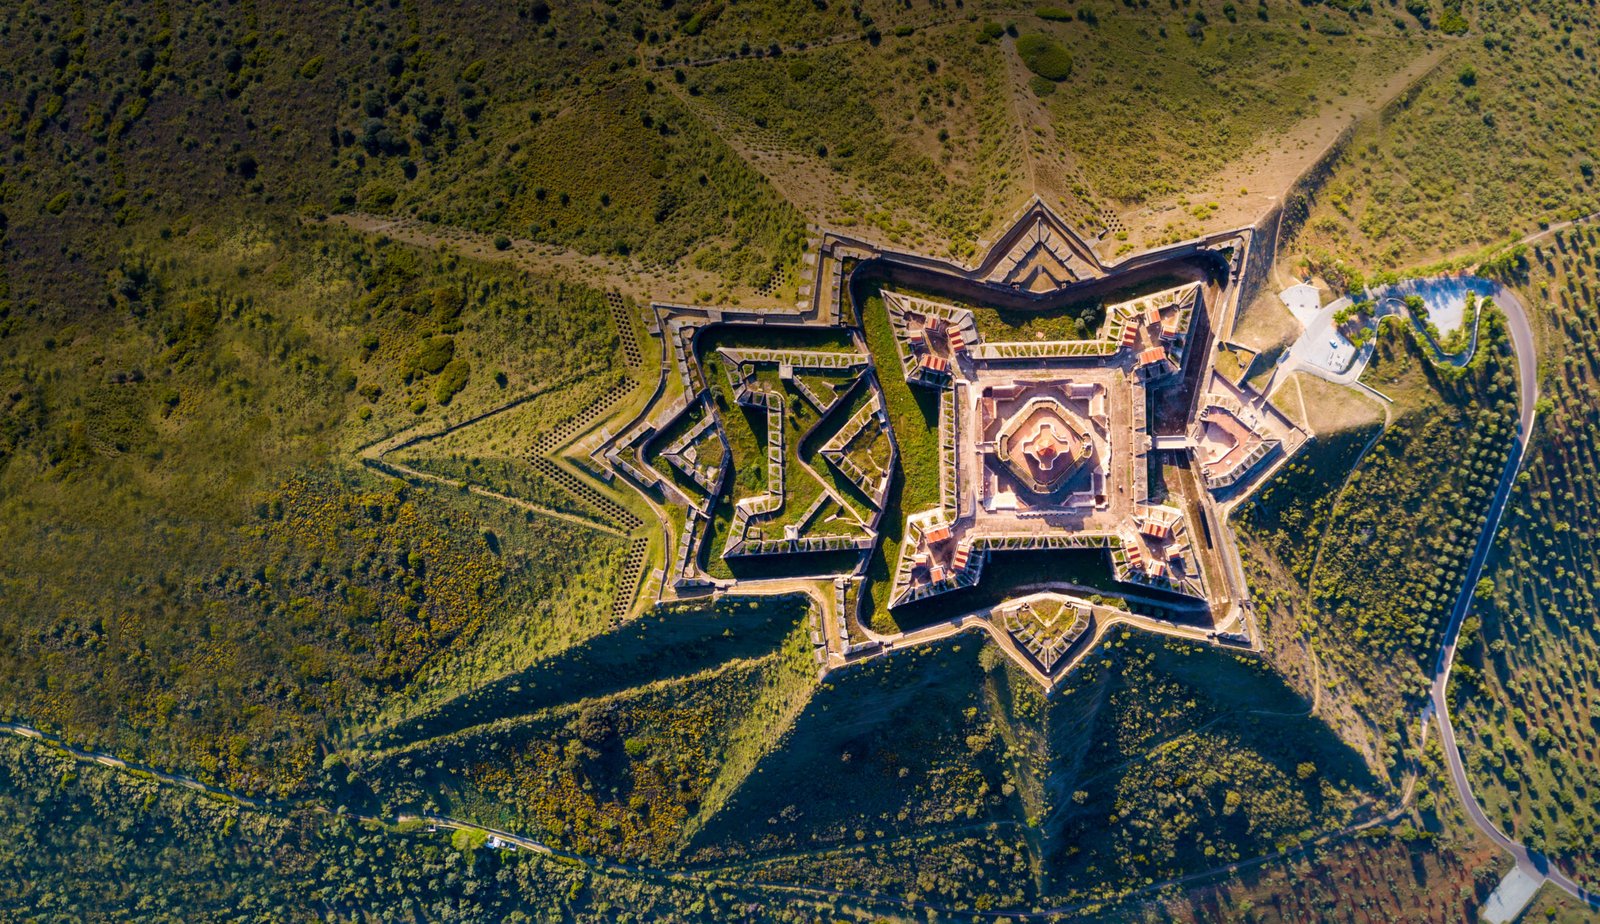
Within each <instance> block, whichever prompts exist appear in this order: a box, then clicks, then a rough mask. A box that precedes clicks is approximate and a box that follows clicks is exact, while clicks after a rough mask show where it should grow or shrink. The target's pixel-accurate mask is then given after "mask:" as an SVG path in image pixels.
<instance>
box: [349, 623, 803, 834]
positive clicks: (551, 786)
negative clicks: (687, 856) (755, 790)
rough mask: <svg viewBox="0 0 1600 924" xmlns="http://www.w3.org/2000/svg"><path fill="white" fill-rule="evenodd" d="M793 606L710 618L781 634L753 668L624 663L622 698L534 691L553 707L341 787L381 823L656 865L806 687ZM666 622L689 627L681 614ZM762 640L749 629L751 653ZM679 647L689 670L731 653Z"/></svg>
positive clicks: (577, 690)
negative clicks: (465, 828)
mask: <svg viewBox="0 0 1600 924" xmlns="http://www.w3.org/2000/svg"><path fill="white" fill-rule="evenodd" d="M801 600H803V598H800V600H796V599H784V598H780V599H776V600H770V601H769V600H766V599H760V600H755V599H752V600H744V601H728V602H725V603H723V604H720V605H718V606H717V607H716V610H715V612H717V613H718V614H720V615H730V613H729V611H730V610H732V609H735V608H740V609H745V610H747V611H748V612H751V613H759V612H761V611H763V610H766V611H771V612H773V613H774V614H777V616H778V617H779V619H780V620H781V621H782V622H783V623H784V624H785V626H784V627H785V628H786V629H787V634H786V635H785V636H784V637H783V638H781V639H779V640H778V641H777V642H776V643H775V644H774V645H772V646H769V647H765V648H762V649H759V650H758V653H757V654H756V656H755V657H750V658H738V659H735V660H729V661H721V662H718V663H715V664H713V665H712V666H710V667H708V668H706V669H704V670H701V671H698V672H696V673H692V674H687V675H684V674H680V673H674V672H671V671H670V669H669V670H668V671H667V672H666V673H658V669H659V668H661V667H666V666H667V665H665V664H658V663H657V661H656V659H655V658H654V657H653V656H650V657H641V656H639V655H641V654H642V653H639V652H635V655H636V657H635V658H634V659H633V661H632V667H633V668H634V673H633V675H632V676H631V677H629V678H627V682H628V685H627V686H626V687H623V688H621V689H617V688H616V687H615V686H614V685H608V684H606V683H604V682H603V681H600V682H597V681H598V680H599V678H594V677H589V676H586V675H582V674H580V675H578V676H574V677H570V680H569V681H568V682H567V683H564V684H562V686H560V687H555V688H546V689H541V688H540V687H537V686H534V687H533V688H532V689H530V690H529V692H530V693H531V694H532V695H533V698H534V702H535V703H537V702H538V701H539V700H541V699H542V700H543V701H544V702H553V703H554V705H552V706H549V707H547V708H543V709H539V708H537V706H533V707H532V708H530V707H529V706H525V705H524V704H523V703H521V702H517V701H516V700H511V701H507V702H505V703H504V704H503V706H504V713H503V714H504V715H505V718H498V719H493V720H487V719H488V717H487V716H485V717H484V718H485V719H486V721H483V722H482V723H481V724H477V725H474V726H472V727H470V728H466V729H464V730H463V731H460V732H451V733H448V734H445V735H442V736H440V737H436V738H430V739H427V740H424V741H420V742H419V743H417V744H414V745H408V746H404V747H400V748H397V749H393V750H388V751H383V752H379V753H373V754H354V755H352V756H351V762H352V763H351V765H352V767H353V768H354V769H355V770H356V771H357V772H356V775H355V776H352V778H351V779H352V781H355V780H356V778H357V777H359V780H360V783H359V784H357V785H368V786H370V787H371V791H372V792H373V793H374V794H375V795H376V796H377V798H378V800H379V804H381V805H382V806H383V808H384V810H385V812H386V813H389V814H392V813H394V812H396V811H401V812H403V811H415V810H418V809H425V810H427V811H444V812H447V813H449V814H451V815H453V816H455V817H463V818H472V819H475V820H479V821H482V822H483V823H485V824H490V825H495V826H500V827H506V828H510V829H512V830H516V831H519V832H522V833H525V834H527V835H528V836H530V837H534V838H536V839H539V840H541V841H546V842H548V843H550V844H552V845H554V846H557V847H561V848H565V849H568V850H571V851H574V852H576V853H579V854H583V855H599V856H607V857H613V858H618V859H628V860H653V861H656V862H661V861H663V860H666V859H669V858H671V857H672V856H674V855H675V854H676V853H677V851H678V849H679V848H680V847H681V845H682V843H683V841H684V840H685V839H687V838H688V837H689V836H691V835H692V833H693V830H694V829H695V827H696V826H697V825H698V823H699V822H698V819H699V818H701V817H702V816H704V815H708V814H712V813H714V812H715V811H716V810H717V808H718V807H719V806H720V805H721V803H722V801H723V800H724V799H725V798H726V795H727V793H728V792H731V791H733V790H735V789H736V788H737V787H738V786H739V784H740V783H741V782H742V780H743V779H744V778H745V777H746V776H747V775H748V774H749V772H750V771H751V769H752V768H753V767H754V766H755V764H756V762H757V761H758V760H759V759H760V758H761V756H762V755H763V754H764V753H765V752H766V751H767V750H768V749H769V748H770V747H772V746H773V744H774V743H776V742H777V741H778V740H779V739H780V737H781V736H782V734H783V731H784V729H785V728H786V727H787V726H788V724H789V722H791V721H792V720H793V717H794V715H795V714H796V713H797V712H798V710H799V709H800V708H801V707H802V706H803V704H804V703H805V701H806V699H807V697H808V696H809V695H810V692H811V690H812V688H813V687H814V686H815V662H814V661H813V660H812V657H811V648H810V644H809V640H808V637H807V631H806V629H807V626H806V625H805V624H804V623H803V622H801V621H799V620H798V617H799V616H800V614H801V613H803V612H804V606H803V605H799V604H800V602H801ZM677 615H678V617H679V618H684V619H688V620H691V621H694V620H693V616H694V614H693V613H692V612H681V611H680V612H679V613H678V614H677ZM768 634H770V633H768V632H766V631H765V627H757V632H756V634H755V635H754V636H752V639H751V640H752V641H756V642H759V641H760V639H761V638H762V637H763V636H765V635H768ZM686 641H689V644H688V645H686V646H680V647H679V648H678V649H676V650H672V649H669V650H668V651H666V652H663V654H667V655H669V656H670V655H673V654H676V655H678V656H679V657H683V658H685V661H684V662H683V666H685V667H692V666H693V665H694V663H695V662H696V661H698V660H699V658H698V657H696V655H697V654H698V651H697V649H708V650H717V649H721V650H723V651H724V652H727V651H729V650H731V646H729V645H727V644H708V642H709V640H706V639H699V640H686ZM587 647H588V648H590V649H595V653H596V654H601V653H602V652H601V649H604V648H606V647H608V646H606V645H605V643H604V640H601V641H599V642H595V643H590V645H589V646H587ZM740 647H744V648H748V645H746V646H740ZM653 654H654V653H652V655H653ZM568 660H572V659H568ZM582 663H584V662H583V661H581V660H573V661H572V663H571V664H569V665H568V667H569V668H570V667H575V666H579V665H580V664H582ZM588 663H593V661H592V660H591V661H589V662H588ZM602 666H603V665H602ZM563 673H565V672H563ZM555 677H556V675H554V674H553V673H551V672H549V671H547V672H546V673H545V675H544V676H543V677H537V676H536V675H533V674H532V673H531V672H530V673H527V674H524V676H522V677H521V678H519V680H521V681H522V682H526V683H529V684H530V686H532V685H533V684H535V683H537V682H538V680H544V681H545V682H546V683H548V682H549V681H551V680H554V679H555ZM618 679H621V678H618ZM608 686H610V687H612V689H611V690H608V689H607V687H608ZM507 692H510V691H507ZM519 692H520V691H519Z"/></svg>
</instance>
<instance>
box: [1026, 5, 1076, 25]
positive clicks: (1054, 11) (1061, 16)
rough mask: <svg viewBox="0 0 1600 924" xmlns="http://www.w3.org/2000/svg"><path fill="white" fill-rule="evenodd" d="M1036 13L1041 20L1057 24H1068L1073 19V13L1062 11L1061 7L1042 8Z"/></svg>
mask: <svg viewBox="0 0 1600 924" xmlns="http://www.w3.org/2000/svg"><path fill="white" fill-rule="evenodd" d="M1034 12H1036V13H1038V14H1039V18H1040V19H1050V20H1054V21H1056V22H1068V21H1070V20H1071V19H1072V11H1071V10H1067V9H1062V8H1061V7H1059V6H1041V7H1039V8H1038V9H1037V10H1035V11H1034Z"/></svg>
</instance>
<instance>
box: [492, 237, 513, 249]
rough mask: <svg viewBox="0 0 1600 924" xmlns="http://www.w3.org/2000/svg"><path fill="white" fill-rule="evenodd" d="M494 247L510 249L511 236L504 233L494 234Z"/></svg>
mask: <svg viewBox="0 0 1600 924" xmlns="http://www.w3.org/2000/svg"><path fill="white" fill-rule="evenodd" d="M494 249H495V250H510V249H511V238H509V237H506V236H505V235H504V234H496V235H495V236H494Z"/></svg>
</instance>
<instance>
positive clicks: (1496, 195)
mask: <svg viewBox="0 0 1600 924" xmlns="http://www.w3.org/2000/svg"><path fill="white" fill-rule="evenodd" d="M1476 11H1477V18H1476V23H1475V29H1474V34H1473V36H1472V38H1471V40H1470V41H1466V42H1463V43H1462V44H1461V45H1460V46H1459V47H1458V48H1456V49H1455V50H1454V51H1453V52H1452V54H1451V55H1450V57H1449V58H1448V59H1446V61H1445V62H1444V63H1443V64H1442V65H1441V66H1440V67H1439V68H1438V69H1437V70H1435V71H1434V72H1433V73H1432V74H1431V75H1430V76H1429V77H1428V78H1427V79H1426V80H1425V81H1423V83H1422V85H1421V86H1420V87H1418V88H1417V89H1416V91H1415V92H1414V93H1412V94H1410V95H1409V96H1407V97H1406V98H1405V99H1404V100H1402V101H1401V102H1400V103H1399V104H1397V106H1396V107H1395V108H1394V109H1393V110H1392V111H1390V112H1388V113H1385V115H1384V117H1383V118H1381V119H1376V120H1369V121H1368V122H1367V123H1366V124H1364V125H1363V127H1362V128H1361V130H1360V131H1358V132H1357V133H1356V135H1355V137H1354V138H1353V140H1352V141H1351V143H1350V145H1349V146H1348V147H1347V148H1346V149H1345V153H1344V155H1343V157H1342V158H1341V160H1340V162H1339V163H1338V165H1337V166H1336V168H1335V169H1334V171H1333V173H1332V175H1331V176H1330V177H1329V179H1328V181H1327V183H1326V185H1325V186H1323V188H1322V189H1321V191H1320V192H1319V193H1318V194H1317V196H1316V198H1315V200H1314V201H1313V202H1312V204H1311V213H1310V219H1309V221H1308V222H1307V225H1306V230H1305V233H1304V234H1303V235H1302V236H1301V238H1300V240H1299V241H1298V243H1297V245H1296V246H1297V249H1298V251H1299V252H1300V253H1301V254H1303V255H1306V256H1308V257H1310V258H1311V259H1312V260H1313V262H1315V263H1332V262H1334V261H1337V260H1340V259H1343V260H1346V261H1348V262H1350V263H1351V264H1353V265H1354V266H1356V267H1358V268H1360V269H1363V270H1366V271H1372V270H1392V269H1397V268H1400V267H1403V266H1408V265H1415V264H1417V263H1423V262H1428V261H1430V260H1433V259H1437V258H1441V257H1447V256H1455V255H1461V254H1463V253H1466V252H1470V251H1473V250H1476V249H1477V248H1479V247H1482V246H1484V245H1489V244H1494V243H1498V242H1502V241H1505V240H1507V239H1510V238H1514V237H1518V236H1521V235H1523V234H1526V233H1528V232H1530V231H1533V230H1536V229H1537V227H1538V225H1539V224H1540V223H1542V222H1553V221H1556V220H1558V219H1562V218H1567V217H1571V216H1572V215H1577V214H1587V213H1589V212H1593V211H1595V210H1597V209H1600V187H1597V186H1596V185H1595V184H1596V178H1595V169H1596V167H1595V165H1596V162H1597V161H1600V150H1597V147H1596V144H1595V139H1594V126H1595V124H1596V123H1597V121H1600V62H1597V59H1596V56H1595V54H1594V52H1593V49H1594V47H1595V46H1596V43H1597V39H1600V21H1597V20H1596V18H1595V17H1596V13H1595V9H1594V7H1593V6H1592V5H1591V4H1587V3H1580V2H1570V0H1535V2H1532V3H1523V2H1516V0H1490V2H1485V3H1482V4H1477V5H1476Z"/></svg>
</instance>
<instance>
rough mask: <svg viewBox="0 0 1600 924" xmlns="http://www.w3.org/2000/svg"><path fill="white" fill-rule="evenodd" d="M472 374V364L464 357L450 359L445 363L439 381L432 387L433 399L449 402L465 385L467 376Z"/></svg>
mask: <svg viewBox="0 0 1600 924" xmlns="http://www.w3.org/2000/svg"><path fill="white" fill-rule="evenodd" d="M471 374H472V364H471V363H469V362H467V361H466V360H464V359H452V360H450V362H448V363H446V364H445V367H444V371H443V372H442V373H441V374H440V376H439V383H438V384H437V385H435V386H434V387H433V400H435V401H437V402H438V403H440V404H449V403H450V399H451V398H454V397H455V396H456V393H457V392H459V391H461V389H463V388H466V387H467V377H468V376H470V375H471Z"/></svg>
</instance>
